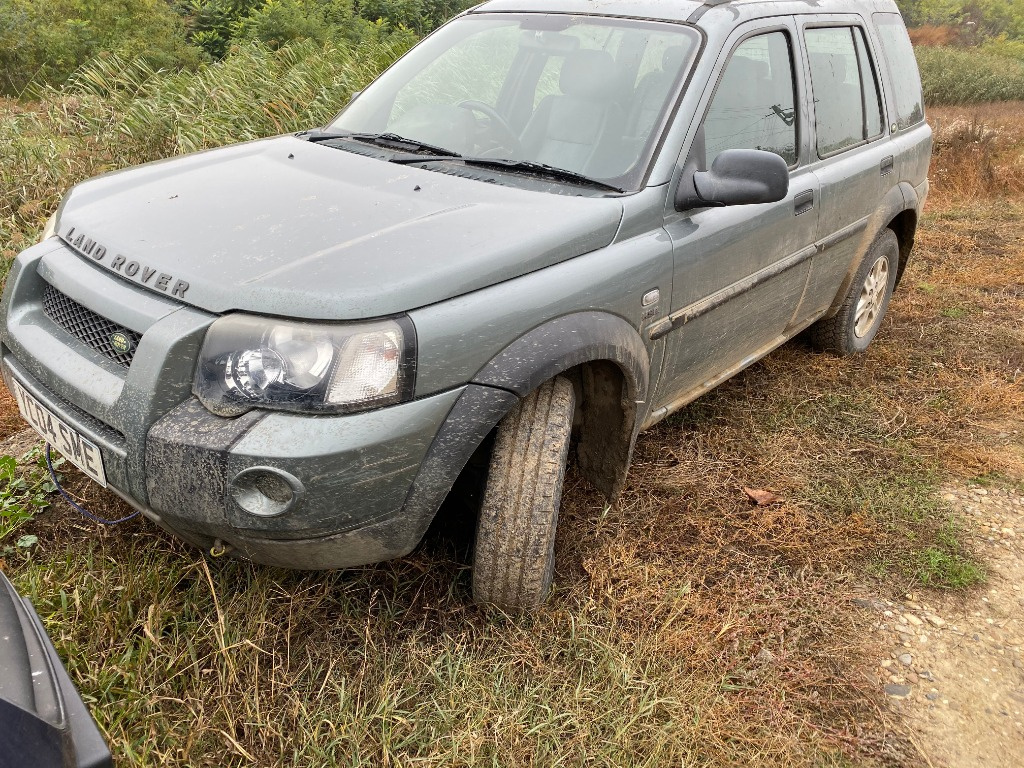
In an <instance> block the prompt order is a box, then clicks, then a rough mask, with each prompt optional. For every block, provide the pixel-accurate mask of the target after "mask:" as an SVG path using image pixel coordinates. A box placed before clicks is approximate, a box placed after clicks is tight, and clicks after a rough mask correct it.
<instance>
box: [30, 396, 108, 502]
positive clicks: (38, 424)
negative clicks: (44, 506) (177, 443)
mask: <svg viewBox="0 0 1024 768" xmlns="http://www.w3.org/2000/svg"><path fill="white" fill-rule="evenodd" d="M11 384H12V385H13V389H14V397H15V399H16V400H17V401H18V410H19V411H21V417H22V418H23V419H25V421H27V422H28V423H29V424H30V425H31V426H32V428H33V429H35V431H36V432H38V433H39V434H40V435H42V438H43V439H44V440H46V442H48V443H49V444H50V445H51V446H53V447H54V448H55V449H57V450H58V451H60V455H61V456H63V457H64V458H65V459H67V460H68V461H70V462H71V463H72V464H74V465H75V466H76V467H78V468H79V469H80V470H82V471H83V472H85V474H87V475H88V476H89V477H91V478H92V479H93V480H95V481H96V482H97V483H99V484H100V485H102V486H103V487H104V488H106V487H107V475H106V473H105V472H104V471H103V455H102V454H101V453H100V449H99V446H97V445H96V443H94V442H92V441H91V440H89V439H88V438H86V437H84V436H83V435H82V433H81V432H79V431H78V430H77V429H75V428H73V427H70V426H68V425H67V424H65V423H64V422H63V421H61V420H60V419H59V418H58V417H57V415H56V414H55V413H54V412H53V411H51V410H50V409H49V408H47V407H46V406H45V405H43V404H42V403H40V402H39V401H38V400H36V399H35V398H34V397H32V395H30V394H29V393H28V392H26V391H25V389H24V387H22V386H21V385H20V384H19V383H18V382H17V381H14V380H13V379H12V380H11Z"/></svg>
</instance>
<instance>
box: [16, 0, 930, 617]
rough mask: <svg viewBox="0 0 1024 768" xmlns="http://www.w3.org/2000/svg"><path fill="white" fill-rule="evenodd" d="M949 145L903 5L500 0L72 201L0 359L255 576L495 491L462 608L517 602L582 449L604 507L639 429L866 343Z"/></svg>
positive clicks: (20, 389)
mask: <svg viewBox="0 0 1024 768" xmlns="http://www.w3.org/2000/svg"><path fill="white" fill-rule="evenodd" d="M339 106H341V105H339ZM930 147H931V132H930V129H929V128H928V125H927V124H926V123H925V121H924V112H923V108H922V99H921V87H920V81H919V77H918V74H917V69H916V65H915V63H914V57H913V52H912V50H911V47H910V42H909V39H908V37H907V33H906V29H905V27H904V24H903V20H902V18H901V17H900V15H899V12H898V10H897V8H896V6H895V4H894V3H893V2H891V0H817V1H816V2H805V1H803V0H777V1H773V2H768V1H767V0H709V1H708V2H700V1H699V0H696V1H695V0H674V2H662V1H661V0H619V1H618V2H609V3H595V2H591V1H590V0H543V2H542V1H541V0H490V2H485V3H483V4H482V5H480V6H478V7H476V8H474V9H472V10H471V11H468V12H466V13H463V14H461V15H460V16H458V17H457V18H455V19H453V20H452V21H451V22H449V23H448V24H446V25H444V26H442V27H441V28H440V29H438V30H437V31H436V32H434V33H433V34H431V35H430V36H428V37H427V38H425V39H424V40H423V41H422V42H421V43H419V44H418V45H417V46H416V47H414V48H413V49H412V50H410V51H409V52H408V53H407V54H406V55H405V56H403V57H402V58H401V59H399V60H398V61H397V62H395V63H394V65H392V66H391V67H390V68H389V69H388V70H387V71H385V72H384V73H383V74H382V75H380V76H379V77H378V78H377V79H376V80H375V81H374V82H373V83H371V84H370V85H369V86H367V87H366V88H365V89H364V90H363V91H361V92H359V93H358V94H357V95H356V96H355V98H354V99H352V100H351V101H350V102H349V103H348V104H347V105H346V106H345V107H344V109H342V110H341V112H340V113H339V114H338V115H337V117H336V118H335V119H334V120H333V121H332V122H330V123H329V124H328V125H325V126H320V127H310V128H309V129H308V130H304V131H301V132H300V133H298V134H294V135H284V136H277V137H273V138H269V139H265V140H262V141H255V142H249V143H245V144H239V145H235V146H228V147H223V148H221V149H217V150H214V151H210V152H204V153H201V154H195V155H190V156H186V157H181V158H175V159H172V160H167V161H164V162H161V163H155V164H150V165H146V166H142V167H138V168H133V169H129V170H126V171H121V172H118V173H116V174H110V175H106V176H101V177H98V178H96V179H92V180H90V181H87V182H84V183H82V184H79V185H78V186H76V187H74V188H73V189H72V190H71V191H70V192H69V193H68V194H67V195H66V196H65V198H64V200H63V202H62V203H61V206H60V209H59V211H58V212H57V214H55V216H54V218H53V219H52V220H51V222H50V224H49V225H48V227H47V230H46V232H45V234H44V236H43V239H42V240H41V241H40V242H39V243H38V244H37V245H35V246H33V247H31V248H29V249H27V250H26V251H24V252H23V253H22V254H20V255H19V256H18V258H17V259H16V261H15V264H14V267H13V269H12V271H11V274H10V277H9V279H8V281H7V285H6V289H5V292H4V297H3V305H2V307H0V311H2V313H3V317H4V323H3V327H2V330H0V358H2V370H3V376H4V379H5V381H6V383H7V385H8V387H9V388H11V389H12V391H14V392H15V394H16V396H17V398H18V403H19V406H20V407H21V409H22V414H23V415H24V416H25V418H26V419H27V420H28V421H29V422H30V423H31V424H32V425H33V426H34V427H35V428H36V429H37V430H39V432H40V433H41V434H42V435H43V437H44V438H45V439H47V440H48V441H49V442H51V443H52V444H53V446H54V447H55V448H57V449H58V450H59V451H61V452H62V453H64V454H65V455H67V456H68V458H70V459H71V460H72V461H74V462H75V463H77V464H78V465H79V466H80V467H81V468H82V469H83V471H85V472H86V473H87V474H89V475H90V476H91V477H93V478H94V479H95V480H97V482H100V483H104V482H105V483H106V484H107V485H108V487H109V488H111V489H112V490H114V491H115V492H116V493H118V494H119V495H121V496H122V497H124V498H125V499H127V500H128V501H129V502H130V503H131V504H133V505H134V506H135V507H136V508H138V509H139V510H141V511H142V512H143V514H144V515H145V516H146V517H147V518H149V519H150V520H151V521H153V522H154V523H155V524H157V525H160V526H162V527H164V528H165V529H167V530H168V531H171V532H173V533H174V534H176V535H178V536H180V537H181V538H183V539H185V540H187V541H189V542H192V543H193V544H195V545H196V546H198V547H202V548H203V549H205V550H210V549H211V547H215V548H216V550H217V551H218V552H228V553H230V554H231V555H232V556H235V557H243V558H249V559H251V560H254V561H256V562H260V563H267V564H271V565H278V566H286V567H293V568H309V569H329V568H345V567H350V566H357V565H361V564H364V563H371V562H375V561H379V560H384V559H388V558H394V557H399V556H402V555H404V554H406V553H408V552H410V551H411V550H412V549H413V548H414V547H416V546H417V544H418V543H419V542H420V540H421V539H422V537H423V535H424V533H425V532H426V530H427V528H428V526H430V525H431V523H432V522H433V521H434V519H435V516H436V513H437V511H438V509H439V507H440V506H441V503H442V502H443V501H444V500H445V498H446V497H447V496H448V495H449V493H450V492H451V491H452V489H453V487H456V486H458V487H462V486H470V485H472V483H467V482H461V481H460V482H459V483H457V482H456V481H457V480H460V478H461V480H462V481H466V480H471V479H472V478H474V477H477V476H480V477H481V486H480V487H481V489H482V493H481V494H480V496H481V499H480V502H479V509H478V514H477V519H476V524H475V525H476V528H475V533H476V536H475V545H474V548H473V555H472V558H473V596H474V599H475V600H477V601H479V602H481V603H491V604H497V605H499V606H501V607H503V608H505V609H509V610H518V609H526V608H531V607H534V606H536V605H538V604H540V603H541V602H542V601H543V600H544V599H545V597H546V595H547V594H548V592H549V589H550V587H551V582H552V577H553V574H554V557H555V555H554V551H555V547H554V541H555V531H556V528H557V522H558V510H559V505H560V501H561V494H562V488H563V480H564V477H565V472H566V468H567V466H571V467H574V471H576V472H578V473H579V475H580V476H581V477H582V478H583V479H585V480H586V481H588V482H589V483H590V484H591V485H593V486H594V487H595V488H596V489H597V490H599V491H600V492H602V493H603V494H605V495H606V496H607V497H608V498H609V499H614V498H615V497H616V495H617V494H618V493H619V491H620V489H621V488H622V485H623V482H624V480H625V478H626V474H627V472H628V469H629V464H630V458H631V456H632V452H633V448H634V445H635V443H636V441H637V439H638V435H639V434H640V433H641V432H642V431H643V430H644V429H646V428H648V427H651V426H652V425H654V424H656V423H657V422H658V421H659V420H661V419H663V418H664V417H665V416H667V415H668V414H671V413H673V412H674V411H676V410H678V409H680V408H682V407H683V406H685V405H686V404H688V403H689V402H691V401H692V400H694V399H695V398H697V397H699V396H700V395H702V394H703V393H706V392H707V391H709V390H710V389H711V388H713V387H714V386H716V385H717V384H719V383H720V382H722V381H724V380H725V379H727V378H729V377H730V376H732V375H734V374H735V373H737V372H738V371H740V370H742V369H744V368H745V367H746V366H749V365H750V364H752V363H753V362H754V361H756V360H758V359H759V358H761V357H762V356H764V355H766V354H768V353H769V352H771V351H772V350H773V349H775V348H776V347H778V346H779V345H780V344H782V343H784V342H785V341H786V340H787V339H790V338H793V337H794V336H796V335H797V334H803V335H804V336H805V337H806V338H807V339H808V340H809V341H810V343H811V344H812V345H814V346H816V347H818V348H819V349H823V350H828V351H830V352H832V353H834V354H838V355H850V354H858V353H863V352H864V351H865V350H866V349H867V347H868V345H869V344H870V342H871V340H872V339H873V338H874V337H875V335H876V334H877V333H878V332H879V329H880V328H881V326H882V319H883V317H884V316H885V313H886V309H887V307H888V305H889V300H890V297H891V296H892V293H893V290H894V289H895V288H896V287H897V285H898V283H899V281H900V277H901V275H902V273H903V270H904V268H905V266H906V263H907V259H908V258H909V256H910V253H911V248H912V246H913V243H914V235H915V231H916V227H917V222H918V220H919V217H920V213H921V209H922V206H923V205H924V201H925V197H926V195H927V192H928V182H927V173H928V163H929V155H930Z"/></svg>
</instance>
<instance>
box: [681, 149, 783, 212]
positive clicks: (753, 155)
mask: <svg viewBox="0 0 1024 768" xmlns="http://www.w3.org/2000/svg"><path fill="white" fill-rule="evenodd" d="M682 186H683V185H682V184H680V187H682ZM693 188H694V190H695V191H696V193H697V199H692V198H691V199H689V200H687V201H686V202H687V203H688V205H687V206H686V207H687V208H697V207H700V204H701V203H703V204H706V205H754V204H757V203H776V202H778V201H779V200H784V199H785V197H786V195H787V194H789V167H788V166H787V165H786V161H785V160H783V159H782V158H781V157H779V156H778V155H776V154H775V153H774V152H765V151H763V150H760V149H727V150H725V151H724V152H722V153H721V154H720V155H718V157H716V158H715V161H714V162H713V163H712V164H711V170H710V171H697V172H695V173H694V174H693ZM698 201H699V202H698Z"/></svg>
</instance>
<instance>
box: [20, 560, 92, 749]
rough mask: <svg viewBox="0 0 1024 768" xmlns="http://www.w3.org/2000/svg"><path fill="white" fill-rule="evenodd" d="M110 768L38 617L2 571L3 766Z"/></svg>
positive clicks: (83, 707)
mask: <svg viewBox="0 0 1024 768" xmlns="http://www.w3.org/2000/svg"><path fill="white" fill-rule="evenodd" d="M110 765H112V763H111V760H110V751H109V750H108V749H107V746H106V744H104V743H103V738H102V737H101V736H100V732H99V729H98V728H97V727H96V723H94V722H93V720H92V717H91V716H90V715H89V711H88V710H87V709H86V708H85V704H84V703H83V702H82V699H81V698H80V697H79V696H78V692H77V691H76V690H75V686H74V684H72V682H71V678H69V677H68V673H67V671H65V669H64V666H63V664H61V661H60V657H59V656H57V651H56V649H55V648H54V647H53V643H51V642H50V638H49V637H47V635H46V630H45V629H44V628H43V624H42V622H41V621H40V620H39V616H37V615H36V612H35V610H33V608H32V605H31V604H30V603H29V601H28V600H26V599H24V598H22V597H19V595H18V593H17V592H16V591H15V590H14V587H13V586H11V582H9V581H8V580H7V577H6V576H4V575H3V574H2V573H0V768H29V767H31V768H51V766H52V767H53V768H58V767H61V768H63V767H65V766H78V768H103V766H110Z"/></svg>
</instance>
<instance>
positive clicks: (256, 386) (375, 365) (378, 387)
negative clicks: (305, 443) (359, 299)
mask: <svg viewBox="0 0 1024 768" xmlns="http://www.w3.org/2000/svg"><path fill="white" fill-rule="evenodd" d="M414 384H415V331H414V329H413V325H412V322H411V321H410V320H409V319H408V318H404V317H403V318H398V319H396V320H381V321H377V322H371V323H361V324H359V325H331V324H326V323H293V322H287V321H277V320H272V319H268V318H259V317H251V316H246V315H229V316H227V317H223V318H221V319H220V320H217V321H216V322H214V324H213V325H211V326H210V330H208V331H207V332H206V340H205V341H204V342H203V349H202V352H201V353H200V360H199V368H198V370H197V372H196V381H195V393H196V396H197V397H198V398H199V400H200V401H201V402H202V403H203V405H205V406H206V407H207V408H208V409H209V410H210V411H212V412H213V413H216V414H218V415H220V416H237V415H238V414H241V413H245V412H246V411H248V410H251V409H252V408H272V409H276V410H283V411H302V412H306V413H345V412H349V411H360V410H366V409H368V408H377V407H379V406H382V405H391V404H392V403H399V402H402V401H404V400H408V399H410V398H411V397H412V392H413V386H414Z"/></svg>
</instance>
